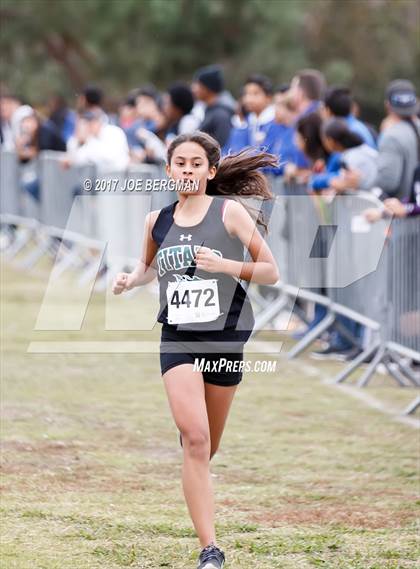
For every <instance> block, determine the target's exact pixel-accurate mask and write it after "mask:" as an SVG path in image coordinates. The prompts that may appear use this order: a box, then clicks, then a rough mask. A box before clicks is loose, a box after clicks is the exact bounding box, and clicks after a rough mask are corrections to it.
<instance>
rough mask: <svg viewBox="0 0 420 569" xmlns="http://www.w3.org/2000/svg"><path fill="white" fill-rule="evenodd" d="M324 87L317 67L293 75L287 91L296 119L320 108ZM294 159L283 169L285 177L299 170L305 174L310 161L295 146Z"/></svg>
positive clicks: (322, 78) (324, 84)
mask: <svg viewBox="0 0 420 569" xmlns="http://www.w3.org/2000/svg"><path fill="white" fill-rule="evenodd" d="M325 89H326V82H325V78H324V75H323V74H322V73H321V72H320V71H318V70H317V69H303V70H302V71H299V72H298V73H297V74H296V75H295V76H294V77H293V79H292V82H291V84H290V91H289V93H290V97H291V98H292V103H293V106H294V108H295V110H296V113H297V119H296V120H298V119H300V118H303V117H304V116H305V115H308V114H311V113H313V112H317V111H319V110H320V106H321V100H322V99H323V97H324V92H325ZM294 160H295V162H294V163H289V164H288V165H287V167H286V169H285V174H286V177H293V176H296V175H299V171H300V170H303V174H304V175H307V172H308V170H309V169H310V163H309V161H308V159H307V158H305V154H304V153H303V152H302V151H300V150H299V149H298V148H297V147H296V148H295V149H294Z"/></svg>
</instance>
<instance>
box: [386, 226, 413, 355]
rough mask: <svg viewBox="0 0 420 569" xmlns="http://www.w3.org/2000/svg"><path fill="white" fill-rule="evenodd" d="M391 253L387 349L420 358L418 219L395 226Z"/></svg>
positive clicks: (391, 237)
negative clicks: (415, 355)
mask: <svg viewBox="0 0 420 569" xmlns="http://www.w3.org/2000/svg"><path fill="white" fill-rule="evenodd" d="M388 253H389V261H388V267H389V268H388V279H387V293H388V295H387V307H388V318H387V322H386V326H385V333H384V340H385V341H386V342H387V344H388V347H390V348H392V347H393V348H394V349H397V350H399V351H401V353H402V354H406V355H407V356H413V355H414V354H413V352H414V353H415V354H417V357H418V358H420V219H419V218H415V217H413V218H408V219H395V220H394V221H393V222H392V225H391V235H390V240H389V252H388ZM396 345H398V346H399V348H396ZM401 348H403V349H402V350H401Z"/></svg>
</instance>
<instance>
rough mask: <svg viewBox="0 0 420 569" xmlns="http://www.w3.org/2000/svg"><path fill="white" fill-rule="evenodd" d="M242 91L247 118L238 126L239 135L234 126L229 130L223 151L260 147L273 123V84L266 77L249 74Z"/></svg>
mask: <svg viewBox="0 0 420 569" xmlns="http://www.w3.org/2000/svg"><path fill="white" fill-rule="evenodd" d="M242 92H243V94H242V97H241V100H242V104H243V106H244V107H245V108H246V109H247V111H248V113H247V118H246V121H245V124H244V125H240V126H239V129H240V131H241V133H240V136H238V133H237V132H236V131H235V128H233V129H232V130H231V133H230V137H229V140H228V142H227V144H226V145H225V149H224V153H229V152H238V151H239V150H242V149H243V148H245V147H249V146H252V147H255V148H260V147H261V146H262V145H263V144H265V138H266V135H267V132H268V130H269V128H270V126H271V125H272V124H273V123H274V105H273V104H272V99H273V86H272V83H271V81H270V79H269V78H268V77H266V76H265V75H251V76H250V77H248V79H247V80H246V82H245V84H244V86H243V91H242ZM232 124H233V122H232Z"/></svg>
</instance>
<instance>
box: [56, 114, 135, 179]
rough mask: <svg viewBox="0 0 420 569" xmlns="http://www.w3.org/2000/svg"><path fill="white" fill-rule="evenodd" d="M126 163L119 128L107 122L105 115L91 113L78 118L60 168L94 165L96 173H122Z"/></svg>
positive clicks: (124, 139) (126, 151)
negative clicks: (96, 169)
mask: <svg viewBox="0 0 420 569" xmlns="http://www.w3.org/2000/svg"><path fill="white" fill-rule="evenodd" d="M129 161H130V156H129V148H128V143H127V137H126V135H125V133H124V131H123V130H122V129H121V128H120V127H118V126H115V125H111V124H109V123H108V122H107V117H106V115H105V113H103V112H102V111H101V110H95V111H86V112H84V113H82V114H81V115H79V117H78V120H77V123H76V131H75V134H74V135H73V136H72V137H71V138H70V139H69V141H68V143H67V156H66V157H65V158H64V159H63V160H62V163H63V165H64V166H70V165H72V164H74V165H77V166H84V165H87V164H94V165H95V166H96V167H97V168H98V172H99V173H107V172H119V171H121V170H125V169H126V168H127V166H128V164H129Z"/></svg>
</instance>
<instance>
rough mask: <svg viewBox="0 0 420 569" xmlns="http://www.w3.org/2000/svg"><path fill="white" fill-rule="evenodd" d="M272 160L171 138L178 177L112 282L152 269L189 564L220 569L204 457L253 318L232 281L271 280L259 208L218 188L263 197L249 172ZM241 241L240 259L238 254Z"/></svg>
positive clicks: (117, 286)
mask: <svg viewBox="0 0 420 569" xmlns="http://www.w3.org/2000/svg"><path fill="white" fill-rule="evenodd" d="M276 163H277V158H276V157H275V156H273V155H270V154H266V153H256V152H254V151H251V150H245V151H242V152H240V153H238V154H235V155H230V156H227V157H226V158H224V159H223V160H221V159H220V146H219V144H218V142H216V140H214V139H213V138H212V137H211V136H209V135H207V134H205V133H202V132H195V133H193V134H183V135H180V136H178V137H176V138H175V139H174V140H173V141H172V143H171V144H170V146H169V148H168V163H167V174H168V176H169V177H170V178H171V179H173V180H175V181H178V182H180V181H181V190H180V191H179V197H178V201H176V202H175V203H173V204H171V205H169V206H166V207H164V208H162V209H161V210H156V211H152V212H150V213H149V214H148V215H147V217H146V224H145V233H144V244H143V254H142V257H141V260H140V262H139V264H138V266H137V267H136V269H135V270H134V271H133V272H132V273H119V274H118V275H117V276H116V278H115V281H114V284H113V292H114V294H120V293H121V292H123V291H126V290H130V289H132V288H133V287H135V286H140V285H144V284H146V283H148V282H150V281H151V280H153V278H154V277H155V276H156V273H157V276H158V281H159V288H160V311H159V315H158V321H159V322H161V323H162V334H161V343H160V364H161V372H162V378H163V381H164V384H165V389H166V392H167V396H168V400H169V406H170V409H171V412H172V415H173V418H174V421H175V423H176V426H177V427H178V429H179V431H180V441H181V445H182V446H183V455H184V456H183V468H182V483H183V490H184V495H185V499H186V502H187V506H188V509H189V513H190V516H191V519H192V522H193V524H194V527H195V530H196V532H197V535H198V537H199V540H200V543H201V547H202V551H201V553H200V556H199V562H198V567H197V569H221V568H222V567H223V565H224V562H225V555H224V552H223V551H222V550H221V549H220V548H219V547H218V545H217V541H216V534H215V526H214V498H213V488H212V479H211V475H210V460H211V458H212V457H213V456H214V454H215V453H216V451H217V449H218V447H219V443H220V440H221V437H222V433H223V429H224V427H225V424H226V419H227V416H228V412H229V409H230V406H231V403H232V400H233V396H234V394H235V391H236V389H237V386H238V384H239V382H240V381H241V380H242V370H241V364H243V347H244V344H245V342H246V341H247V340H248V338H249V336H250V335H251V332H252V329H253V326H254V315H253V311H252V307H251V303H250V301H249V299H248V297H247V294H246V291H245V289H244V288H243V287H242V285H241V283H240V282H239V279H243V280H246V281H253V282H255V283H259V284H274V283H276V282H277V280H278V279H279V272H278V268H277V265H276V262H275V260H274V257H273V255H272V253H271V251H270V249H269V247H268V245H267V244H266V242H265V240H264V239H263V237H262V236H261V234H260V232H259V231H258V230H257V229H256V223H255V221H257V223H259V224H261V225H262V226H263V227H264V228H265V229H267V226H266V224H265V222H264V220H263V218H262V215H261V213H260V212H259V213H257V215H256V216H255V215H254V216H252V215H251V214H250V213H249V211H248V208H247V207H244V205H242V204H241V203H239V202H238V201H235V200H234V199H232V198H231V199H229V198H226V197H224V196H229V197H231V196H259V197H260V198H263V199H269V198H270V197H272V194H271V192H270V190H269V188H268V185H267V181H266V178H265V177H264V176H263V175H262V174H261V172H259V171H258V170H259V169H260V168H264V167H267V166H275V165H276ZM193 182H195V183H196V184H197V185H198V190H197V189H196V187H195V186H194V184H193ZM192 189H194V190H195V191H192ZM255 211H256V210H254V213H255ZM254 218H256V219H254ZM244 246H245V248H246V249H247V250H248V251H249V254H250V255H251V258H252V261H250V262H244ZM195 361H196V362H198V361H200V362H201V363H202V364H203V367H202V370H203V371H198V370H197V369H196V367H195V366H194V362H195Z"/></svg>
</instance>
